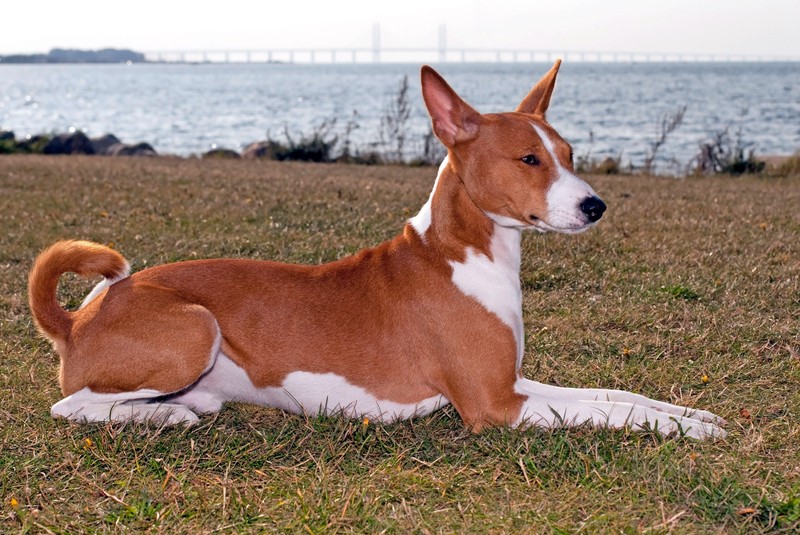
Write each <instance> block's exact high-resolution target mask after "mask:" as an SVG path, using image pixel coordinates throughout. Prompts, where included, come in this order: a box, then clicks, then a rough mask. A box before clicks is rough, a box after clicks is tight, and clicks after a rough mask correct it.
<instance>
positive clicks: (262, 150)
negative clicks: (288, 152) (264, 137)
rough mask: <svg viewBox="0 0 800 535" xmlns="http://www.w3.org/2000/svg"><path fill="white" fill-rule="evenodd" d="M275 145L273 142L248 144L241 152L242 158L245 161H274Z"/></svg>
mask: <svg viewBox="0 0 800 535" xmlns="http://www.w3.org/2000/svg"><path fill="white" fill-rule="evenodd" d="M276 146H277V143H275V142H274V141H256V142H255V143H250V144H249V145H248V146H247V147H245V149H244V150H243V151H242V158H244V159H246V160H255V159H257V158H269V159H275V149H276Z"/></svg>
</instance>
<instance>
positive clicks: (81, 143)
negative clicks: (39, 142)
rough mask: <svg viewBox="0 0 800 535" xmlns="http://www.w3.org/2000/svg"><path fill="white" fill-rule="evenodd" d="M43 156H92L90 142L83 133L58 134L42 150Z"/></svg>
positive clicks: (92, 151)
mask: <svg viewBox="0 0 800 535" xmlns="http://www.w3.org/2000/svg"><path fill="white" fill-rule="evenodd" d="M42 152H43V153H45V154H94V149H93V148H92V142H91V141H90V140H89V138H88V137H86V134H84V133H83V132H75V133H74V134H59V135H57V136H56V137H54V138H53V139H51V140H50V141H49V142H48V143H47V145H45V146H44V149H43V150H42Z"/></svg>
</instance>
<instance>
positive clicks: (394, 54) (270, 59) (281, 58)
mask: <svg viewBox="0 0 800 535" xmlns="http://www.w3.org/2000/svg"><path fill="white" fill-rule="evenodd" d="M144 54H145V58H146V59H147V60H148V61H153V62H159V63H307V64H316V63H322V64H332V63H398V62H438V63H450V62H462V63H466V62H497V63H507V62H525V63H534V62H552V61H553V60H554V59H556V58H562V59H564V60H568V61H572V62H575V61H579V62H615V63H617V62H623V63H633V62H677V63H683V62H722V61H727V62H731V61H744V62H760V61H800V57H795V56H780V55H744V54H690V53H684V52H676V53H668V52H664V53H654V52H635V51H600V52H598V51H589V50H556V49H549V50H548V49H504V48H495V49H491V48H489V49H484V48H458V47H456V48H451V47H448V46H447V28H446V26H445V25H440V26H439V43H438V46H437V47H420V48H415V47H408V48H394V47H383V46H381V31H380V26H379V25H378V24H375V25H374V26H373V28H372V46H371V47H353V48H263V49H251V50H152V51H146V52H144Z"/></svg>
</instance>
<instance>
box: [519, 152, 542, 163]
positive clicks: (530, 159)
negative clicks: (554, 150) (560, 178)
mask: <svg viewBox="0 0 800 535" xmlns="http://www.w3.org/2000/svg"><path fill="white" fill-rule="evenodd" d="M520 159H521V160H522V163H526V164H528V165H539V158H537V157H536V156H534V155H533V154H528V155H525V156H523V157H522V158H520Z"/></svg>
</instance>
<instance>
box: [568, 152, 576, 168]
mask: <svg viewBox="0 0 800 535" xmlns="http://www.w3.org/2000/svg"><path fill="white" fill-rule="evenodd" d="M569 163H570V164H572V165H575V153H574V152H572V151H569Z"/></svg>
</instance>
